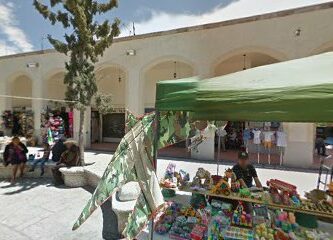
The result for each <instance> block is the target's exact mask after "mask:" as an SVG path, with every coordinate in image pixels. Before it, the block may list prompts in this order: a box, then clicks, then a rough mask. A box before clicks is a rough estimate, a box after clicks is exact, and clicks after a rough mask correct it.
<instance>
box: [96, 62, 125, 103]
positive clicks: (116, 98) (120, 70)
mask: <svg viewBox="0 0 333 240" xmlns="http://www.w3.org/2000/svg"><path fill="white" fill-rule="evenodd" d="M95 72H96V82H97V88H98V92H99V93H102V94H110V95H112V101H113V105H114V107H118V108H124V107H125V101H126V85H127V82H128V80H127V79H128V72H127V71H126V69H125V68H124V67H123V66H121V65H119V64H115V63H103V64H101V65H99V66H98V67H97V68H96V71H95Z"/></svg>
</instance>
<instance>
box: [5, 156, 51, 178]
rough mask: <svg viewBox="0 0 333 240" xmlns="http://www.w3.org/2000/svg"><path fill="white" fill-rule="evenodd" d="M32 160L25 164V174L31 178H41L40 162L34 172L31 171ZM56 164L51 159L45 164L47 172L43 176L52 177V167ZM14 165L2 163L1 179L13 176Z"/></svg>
mask: <svg viewBox="0 0 333 240" xmlns="http://www.w3.org/2000/svg"><path fill="white" fill-rule="evenodd" d="M32 163H33V162H32V161H28V162H27V163H26V166H25V170H24V176H25V177H29V178H39V177H40V170H39V169H40V165H39V164H38V165H37V167H36V169H35V171H34V172H29V170H30V168H31V166H32ZM53 166H55V163H54V162H52V161H51V160H49V161H48V162H47V163H46V164H45V166H44V169H45V173H44V175H43V177H48V178H50V177H52V171H51V169H52V167H53ZM12 168H13V167H12V165H8V166H7V167H5V166H4V164H3V162H1V163H0V179H4V178H11V176H12Z"/></svg>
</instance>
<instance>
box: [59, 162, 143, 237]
mask: <svg viewBox="0 0 333 240" xmlns="http://www.w3.org/2000/svg"><path fill="white" fill-rule="evenodd" d="M59 170H60V172H61V173H62V175H63V177H64V182H65V185H66V186H68V187H84V186H91V187H93V188H96V187H97V185H98V182H99V181H100V179H101V177H102V176H103V173H104V170H105V169H104V168H102V169H96V168H95V167H94V166H85V167H70V168H66V167H63V168H60V169H59ZM140 192H141V189H140V187H139V184H138V183H137V182H129V183H127V184H125V185H124V186H123V188H121V189H120V190H119V191H117V192H116V193H114V194H113V196H112V210H113V211H114V212H115V214H116V215H117V218H118V230H119V232H120V233H121V232H122V231H123V230H124V228H125V225H126V223H127V220H128V216H129V214H130V213H131V212H132V211H133V210H134V206H135V203H136V200H137V198H138V196H139V194H140Z"/></svg>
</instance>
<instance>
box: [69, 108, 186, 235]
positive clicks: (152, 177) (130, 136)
mask: <svg viewBox="0 0 333 240" xmlns="http://www.w3.org/2000/svg"><path fill="white" fill-rule="evenodd" d="M129 120H130V121H129V124H127V128H128V129H127V130H128V132H127V134H126V135H125V137H124V138H123V139H122V140H121V142H120V144H119V146H118V148H117V150H116V152H115V154H114V155H113V158H112V160H111V162H110V163H109V165H108V167H107V168H106V170H105V172H104V174H103V176H102V178H101V180H100V182H99V184H98V186H97V188H96V190H95V192H94V193H93V195H92V197H91V199H90V200H89V201H88V203H87V204H86V206H85V208H84V209H83V211H82V213H81V215H80V216H79V218H78V220H77V221H76V223H75V224H74V226H73V230H75V229H77V228H78V227H79V226H80V225H81V224H82V223H83V222H84V221H85V220H86V219H87V218H88V217H89V216H90V215H91V214H92V213H93V212H94V211H95V210H96V209H97V207H99V206H101V205H102V204H103V203H104V202H105V201H107V200H108V199H109V198H110V197H111V196H112V195H113V194H114V193H115V191H117V190H118V189H119V188H121V187H122V186H123V185H124V184H126V183H127V182H129V181H137V182H138V183H139V185H140V188H141V194H140V195H139V197H138V199H137V202H136V205H135V208H134V211H133V212H132V213H131V214H130V216H129V219H128V223H127V226H126V228H125V230H124V232H123V234H124V235H125V236H126V237H127V238H129V239H133V238H135V236H136V235H137V234H138V233H139V232H140V231H141V230H142V228H143V227H144V226H145V225H146V223H147V222H148V220H149V217H150V216H151V214H153V213H154V212H156V211H158V210H159V209H160V208H161V207H163V205H164V200H163V196H162V194H161V189H160V187H159V183H158V179H157V177H156V173H155V169H154V163H153V156H154V150H153V138H154V127H155V125H154V120H155V113H151V114H148V115H145V116H144V117H143V118H142V120H136V119H135V118H133V116H130V117H129ZM159 121H160V131H159V133H158V135H159V142H158V148H159V149H160V148H163V147H166V146H167V145H170V144H174V143H176V142H177V141H180V140H184V139H185V138H186V137H187V135H188V132H189V130H190V128H189V124H188V122H187V115H186V114H184V113H180V112H176V113H173V112H167V113H164V114H161V117H160V119H159ZM135 122H137V123H136V124H134V123H135Z"/></svg>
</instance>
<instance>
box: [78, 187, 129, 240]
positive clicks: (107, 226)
mask: <svg viewBox="0 0 333 240" xmlns="http://www.w3.org/2000/svg"><path fill="white" fill-rule="evenodd" d="M84 189H85V190H86V191H88V192H90V193H93V192H94V190H95V189H94V188H93V187H90V186H86V187H84ZM101 210H102V215H103V230H102V236H103V239H104V240H115V239H121V238H123V237H122V236H121V234H120V233H119V232H118V217H117V215H116V213H115V212H114V211H113V210H112V199H111V198H110V199H109V200H107V201H105V202H104V203H103V204H102V205H101Z"/></svg>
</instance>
